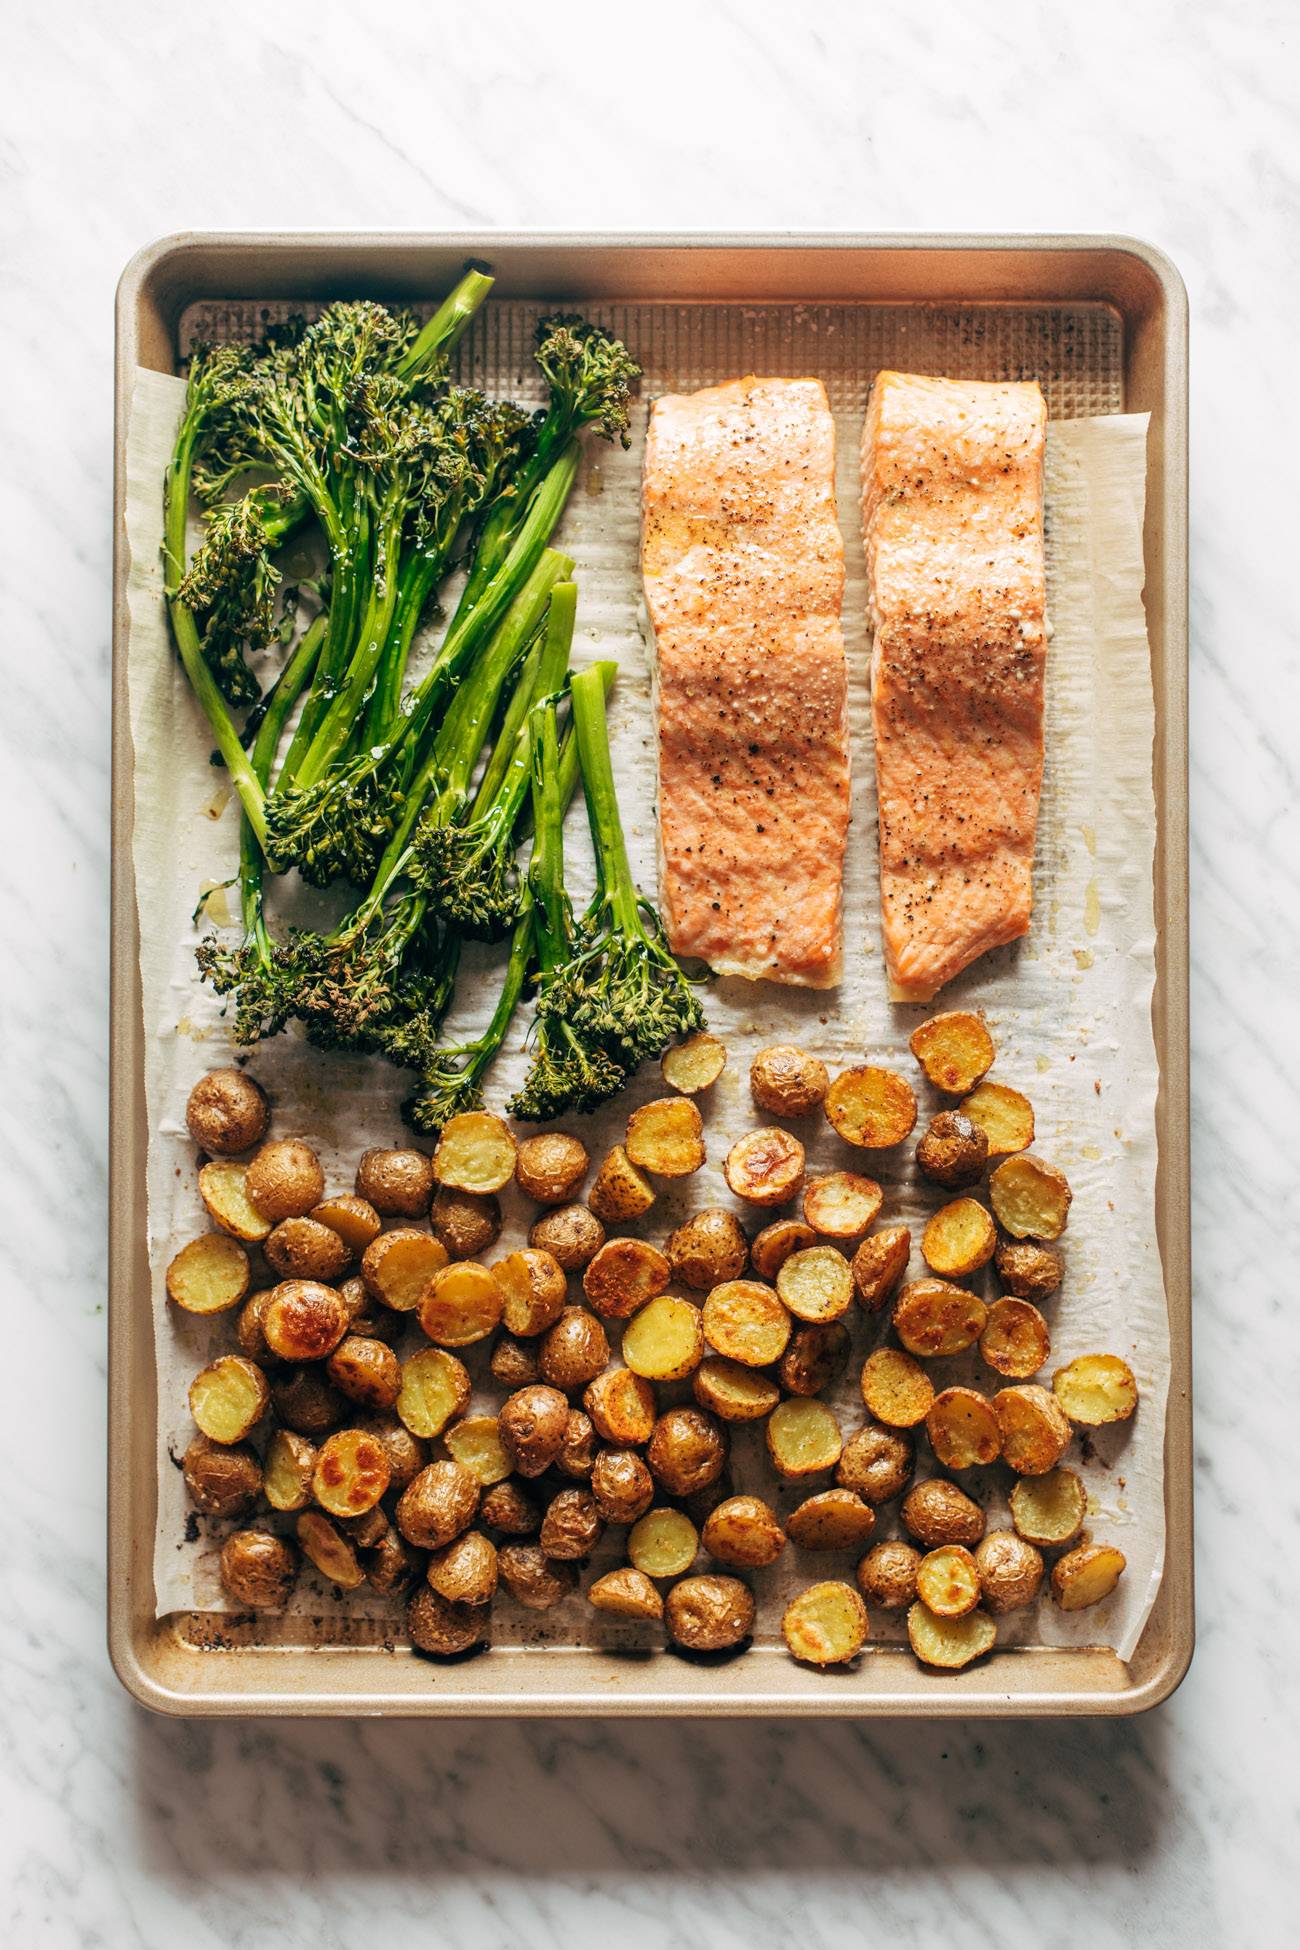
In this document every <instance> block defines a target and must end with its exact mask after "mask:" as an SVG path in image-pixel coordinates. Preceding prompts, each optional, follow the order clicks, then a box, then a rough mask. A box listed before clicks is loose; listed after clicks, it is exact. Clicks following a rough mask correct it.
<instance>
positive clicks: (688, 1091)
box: [659, 1029, 727, 1097]
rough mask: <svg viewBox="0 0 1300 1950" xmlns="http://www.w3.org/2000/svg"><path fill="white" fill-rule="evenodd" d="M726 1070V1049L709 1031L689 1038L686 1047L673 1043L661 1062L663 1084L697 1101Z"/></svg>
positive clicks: (661, 1058) (700, 1031)
mask: <svg viewBox="0 0 1300 1950" xmlns="http://www.w3.org/2000/svg"><path fill="white" fill-rule="evenodd" d="M726 1067H727V1045H726V1044H725V1043H723V1042H720V1041H719V1040H718V1038H717V1037H716V1036H710V1035H709V1033H708V1031H707V1030H706V1029H701V1030H699V1031H697V1033H696V1034H695V1035H694V1036H688V1037H687V1038H686V1041H685V1042H684V1043H673V1044H672V1045H671V1046H670V1047H669V1048H668V1049H666V1050H665V1051H664V1053H663V1055H662V1056H661V1057H660V1059H659V1068H660V1070H661V1071H662V1073H663V1080H664V1082H665V1083H666V1084H667V1085H668V1087H669V1089H670V1090H680V1091H681V1093H682V1095H683V1096H684V1097H698V1096H699V1095H700V1092H701V1091H703V1090H708V1089H710V1088H711V1087H712V1086H713V1085H714V1084H715V1083H716V1082H717V1081H718V1078H719V1077H720V1076H721V1075H722V1072H723V1071H724V1070H725V1069H726Z"/></svg>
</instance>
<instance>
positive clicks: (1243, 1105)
mask: <svg viewBox="0 0 1300 1950" xmlns="http://www.w3.org/2000/svg"><path fill="white" fill-rule="evenodd" d="M643 20H644V21H647V22H648V23H649V25H648V27H646V26H643V25H642V24H641V23H642V21H643ZM4 21H5V30H6V31H5V46H6V58H5V67H6V86H5V89H4V112H3V118H2V120H0V171H2V172H3V184H4V190H3V198H2V199H0V225H2V226H3V230H2V235H3V249H2V261H3V265H4V278H3V292H4V300H5V302H4V304H3V306H2V307H0V346H2V348H3V358H4V366H5V370H6V372H7V374H8V384H7V387H6V405H7V411H6V413H5V416H4V424H5V442H4V463H5V464H4V466H3V470H2V472H0V537H2V538H3V540H2V542H0V614H2V615H3V618H4V632H3V656H4V662H5V676H6V687H5V693H4V697H5V709H4V711H3V713H0V741H2V745H3V753H4V758H3V764H2V765H0V793H2V794H3V805H4V809H5V822H4V832H5V835H6V839H7V841H8V844H7V845H6V847H5V850H4V853H3V856H2V857H0V888H2V889H3V914H4V921H5V953H4V956H3V960H2V962H0V1028H2V1031H3V1036H4V1048H5V1058H6V1061H5V1065H4V1073H5V1084H6V1087H5V1090H4V1092H3V1095H2V1096H0V1215H2V1222H0V1239H2V1240H3V1241H4V1262H3V1263H4V1268H5V1275H6V1277H5V1281H4V1289H5V1298H6V1305H7V1318H8V1321H9V1323H10V1336H11V1342H10V1346H11V1349H12V1353H11V1358H10V1361H9V1362H8V1363H7V1364H6V1369H5V1376H6V1379H5V1383H4V1386H3V1415H0V1453H2V1459H3V1477H2V1478H0V1480H2V1481H3V1483H4V1492H5V1493H4V1495H3V1497H0V1508H2V1511H3V1514H2V1515H0V1526H3V1536H4V1543H5V1551H4V1557H3V1577H2V1578H0V1715H2V1717H0V1932H2V1933H3V1937H4V1940H5V1941H6V1942H8V1943H12V1944H14V1945H15V1946H18V1947H19V1950H28V1946H37V1947H38V1950H45V1947H46V1946H62V1945H75V1946H79V1947H80V1946H99V1945H106V1946H113V1950H118V1946H134V1945H143V1946H149V1950H153V1946H170V1945H172V1944H175V1943H184V1944H186V1945H191V1946H194V1950H209V1946H211V1947H212V1950H217V1946H223V1947H225V1946H235V1947H237V1950H260V1946H262V1945H270V1944H272V1943H275V1944H282V1945H283V1944H290V1945H298V1944H303V1945H307V1944H311V1945H322V1946H331V1947H332V1946H344V1945H349V1946H350V1945H352V1944H355V1943H357V1942H359V1941H362V1940H363V1937H371V1938H374V1939H376V1940H381V1941H383V1942H384V1943H385V1944H386V1945H391V1946H392V1950H402V1946H405V1945H407V1944H412V1945H413V1944H416V1943H419V1944H422V1945H423V1944H428V1943H434V1942H452V1941H464V1942H472V1943H474V1944H475V1945H481V1946H483V1950H497V1946H515V1945H529V1946H531V1945H535V1944H550V1943H559V1942H561V1941H563V1942H565V1943H566V1944H567V1945H572V1946H574V1950H581V1947H582V1946H586V1945H588V1944H591V1945H595V1944H605V1943H607V1942H615V1943H619V1944H621V1945H625V1946H628V1947H629V1950H640V1946H642V1945H678V1944H681V1945H686V1944H690V1945H695V1944H701V1943H707V1944H709V1945H710V1946H714V1945H717V1946H730V1945H733V1944H734V1945H737V1946H739V1945H746V1946H751V1945H752V1946H759V1947H760V1950H761V1947H763V1946H773V1950H775V1946H780V1945H785V1944H790V1943H800V1944H804V1945H808V1946H817V1947H818V1950H820V1947H821V1946H827V1945H838V1944H842V1943H843V1944H846V1943H858V1942H870V1941H875V1940H881V1939H884V1938H885V1936H886V1935H888V1937H889V1939H890V1940H892V1941H895V1942H898V1943H901V1944H905V1945H913V1944H915V1945H918V1946H927V1945H929V1944H931V1943H934V1942H936V1941H939V1940H940V1939H942V1940H944V1941H946V1942H949V1943H952V1944H955V1945H958V1946H964V1945H966V1944H977V1943H985V1942H989V1941H993V1940H999V1941H1002V1942H1014V1943H1022V1942H1029V1941H1034V1942H1036V1943H1041V1944H1043V1945H1044V1946H1072V1945H1074V1944H1079V1943H1083V1942H1087V1943H1088V1944H1089V1945H1091V1946H1098V1950H1108V1946H1111V1945H1119V1944H1125V1943H1130V1942H1132V1941H1134V1940H1136V1939H1139V1938H1140V1939H1141V1940H1143V1941H1144V1942H1145V1943H1147V1944H1149V1945H1151V1946H1152V1947H1153V1950H1157V1946H1164V1945H1175V1944H1177V1945H1191V1946H1200V1945H1218V1944H1229V1943H1231V1944H1233V1945H1234V1946H1256V1945H1258V1946H1264V1947H1265V1950H1271V1947H1272V1946H1273V1945H1279V1944H1281V1943H1283V1942H1284V1941H1287V1940H1289V1930H1290V1928H1291V1927H1293V1924H1292V1926H1288V1925H1287V1924H1286V1921H1285V1919H1286V1916H1287V1915H1288V1914H1291V1915H1292V1917H1293V1919H1294V1904H1293V1899H1292V1889H1291V1869H1290V1858H1291V1857H1292V1856H1293V1855H1294V1851H1295V1846H1296V1836H1297V1812H1298V1801H1300V1792H1298V1782H1297V1750H1298V1742H1297V1717H1298V1715H1297V1707H1298V1705H1300V1689H1298V1688H1297V1684H1296V1680H1295V1676H1294V1659H1295V1636H1296V1635H1295V1625H1294V1620H1295V1617H1296V1614H1297V1610H1298V1609H1300V1568H1298V1566H1300V1556H1298V1555H1297V1552H1296V1548H1295V1544H1296V1526H1297V1520H1298V1501H1297V1496H1296V1493H1295V1488H1294V1476H1293V1474H1292V1473H1291V1471H1290V1466H1289V1465H1290V1458H1291V1456H1292V1455H1293V1454H1294V1446H1295V1444H1294V1426H1295V1407H1294V1388H1295V1374H1296V1358H1295V1357H1296V1347H1297V1329H1296V1325H1295V1303H1294V1299H1293V1293H1292V1288H1293V1283H1294V1268H1295V1265H1296V1264H1297V1261H1298V1260H1300V1192H1298V1189H1297V1183H1296V1167H1295V1154H1294V1151H1293V1149H1292V1146H1291V1144H1290V1143H1289V1142H1288V1137H1287V1133H1288V1130H1289V1128H1290V1127H1291V1126H1292V1125H1293V1124H1294V1123H1295V1120H1296V1115H1297V1110H1298V1109H1300V1071H1298V1070H1297V1065H1296V1050H1297V1047H1300V1038H1298V1036H1297V1030H1298V1029H1300V1023H1298V1022H1297V1007H1296V1001H1295V996H1296V987H1297V984H1296V976H1295V969H1296V966H1297V963H1298V961H1300V955H1298V953H1297V950H1298V949H1300V918H1298V912H1297V894H1298V892H1300V888H1298V884H1297V883H1298V880H1300V875H1298V874H1297V863H1298V861H1300V821H1298V818H1297V812H1296V798H1295V795H1296V788H1297V762H1296V759H1295V757H1294V749H1293V748H1294V739H1295V724H1296V721H1297V709H1298V707H1300V667H1298V659H1297V653H1296V648H1295V635H1294V627H1295V619H1294V614H1293V610H1294V601H1293V598H1291V599H1288V594H1287V592H1288V591H1289V590H1293V589H1294V562H1295V557H1296V549H1297V540H1296V536H1297V518H1298V516H1300V506H1298V505H1297V497H1296V494H1295V488H1294V455H1295V453H1296V451H1297V449H1298V448H1300V412H1298V411H1297V406H1296V393H1295V390H1294V361H1295V354H1294V342H1295V320H1296V318H1297V316H1298V315H1300V274H1298V272H1297V268H1296V262H1297V252H1296V235H1297V219H1298V218H1300V122H1298V120H1297V111H1296V102H1297V99H1298V93H1297V83H1298V82H1300V62H1298V60H1297V23H1296V18H1295V11H1294V7H1293V6H1291V5H1288V4H1285V0H1235V4H1227V3H1226V0H1201V3H1200V4H1198V5H1192V4H1176V3H1175V0H1146V3H1145V4H1141V5H1135V4H1133V0H1124V4H1116V3H1115V0H1089V4H1088V5H1086V6H1082V7H1077V8H1063V7H1048V6H1043V5H1042V4H1041V0H999V4H997V5H992V4H987V0H968V4H965V5H963V6H960V7H958V6H955V5H945V4H943V0H939V4H937V5H933V6H930V7H921V6H917V5H915V4H913V0H877V3H876V4H867V5H864V4H862V3H861V0H838V3H836V4H832V3H831V0H820V4H819V3H818V0H807V4H805V5H803V6H801V7H798V8H793V7H791V6H790V5H789V4H788V0H778V3H777V4H770V3H769V0H745V4H741V0H730V4H718V3H717V0H713V3H712V4H707V3H706V0H694V4H684V3H683V0H660V4H658V5H657V6H656V7H654V8H653V9H647V10H645V12H644V15H642V14H641V13H640V12H639V11H637V12H634V11H633V10H631V9H626V8H620V7H619V6H617V4H615V3H614V0H606V4H605V5H603V6H587V7H582V6H572V5H566V4H564V0H551V4H550V5H549V6H547V7H545V8H536V9H526V8H523V7H522V6H506V5H503V4H495V3H494V0H480V4H479V5H477V6H457V7H454V8H453V7H449V6H437V5H428V4H419V5H417V4H411V0H392V4H390V5H389V6H388V7H387V8H384V9H375V8H358V9H353V8H345V7H343V6H341V5H329V4H328V0H326V4H321V0H315V4H313V5H310V6H305V5H300V4H296V3H295V0H282V4H280V5H278V6H275V7H269V6H267V5H265V4H264V0H263V4H248V3H247V0H225V4H224V5H222V6H221V7H218V8H205V9H202V10H200V9H197V8H194V7H190V6H185V5H180V6H173V7H170V8H167V9H163V8H161V7H159V6H156V5H149V4H147V3H146V0H117V4H116V5H114V6H113V7H111V8H110V7H102V6H100V5H97V4H91V3H90V0H65V4H63V5H50V4H45V5H36V4H33V0H9V4H8V5H7V7H6V8H5V10H4ZM258 222H264V223H267V224H275V225H278V226H291V225H295V224H301V225H348V226H356V227H360V226H369V225H376V226H378V225H386V226H403V225H406V226H411V227H421V228H433V227H437V226H439V225H459V224H465V225H471V226H476V227H477V226H481V227H482V228H483V230H484V231H485V232H486V231H487V230H488V229H490V227H492V226H494V225H499V226H519V225H539V226H544V225H550V226H573V227H582V226H602V225H604V226H609V227H622V226H629V227H634V226H642V227H647V228H650V227H654V228H672V227H674V226H709V225H716V226H734V227H752V228H760V227H775V226H787V225H788V226H793V227H812V228H835V227H845V228H876V227H885V228H887V227H899V228H907V227H912V228H927V229H939V228H951V229H962V228H968V229H997V228H1024V229H1032V228H1043V229H1053V230H1055V229H1097V230H1103V229H1120V230H1128V231H1132V232H1135V233H1137V234H1139V235H1143V236H1147V237H1149V238H1152V239H1153V240H1155V241H1156V242H1158V243H1160V244H1161V245H1163V246H1164V247H1165V248H1166V249H1167V250H1168V251H1169V252H1170V253H1171V254H1172V256H1173V257H1174V259H1175V260H1176V261H1177V262H1178V263H1179V265H1180V266H1181V268H1182V270H1183V272H1184V274H1185V276H1186V278H1187V281H1188V284H1189V287H1190V291H1191V299H1192V309H1193V320H1194V365H1193V416H1194V417H1193V468H1194V483H1193V547H1194V588H1193V620H1194V644H1193V666H1194V668H1193V787H1192V790H1193V819H1194V853H1193V876H1194V900H1195V907H1194V922H1193V928H1194V956H1195V992H1194V1007H1195V1023H1194V1035H1195V1065H1196V1072H1195V1082H1196V1113H1195V1136H1194V1152H1195V1155H1194V1169H1195V1182H1196V1195H1197V1225H1196V1249H1197V1256H1198V1262H1197V1300H1198V1336H1199V1338H1198V1388H1197V1401H1198V1413H1199V1425H1198V1442H1197V1454H1198V1476H1197V1490H1198V1499H1199V1502H1198V1521H1199V1559H1200V1594H1199V1599H1200V1647H1199V1651H1198V1653H1197V1657H1196V1661H1195V1663H1194V1665H1193V1667H1192V1671H1191V1675H1190V1677H1189V1678H1188V1680H1187V1682H1186V1683H1185V1685H1184V1686H1183V1688H1182V1690H1181V1691H1180V1693H1179V1694H1178V1695H1177V1697H1176V1698H1175V1699H1174V1700H1173V1701H1172V1703H1171V1704H1170V1705H1169V1706H1167V1707H1166V1708H1164V1709H1163V1710H1161V1711H1159V1712H1157V1713H1156V1714H1154V1715H1152V1716H1150V1717H1148V1718H1147V1719H1145V1720H1143V1721H1140V1722H1137V1723H1132V1724H1109V1725H1107V1724H1102V1725H1097V1726H1087V1725H1063V1726H1006V1727H988V1726H971V1727H967V1728H962V1727H959V1726H954V1727H948V1728H927V1727H903V1726H895V1727H882V1728H874V1729H873V1728H856V1729H855V1728H850V1727H821V1728H811V1727H794V1726H789V1725H783V1726H739V1727H727V1726H725V1725H718V1726H681V1727H679V1726H671V1725H663V1726H624V1727H618V1726H600V1725H590V1726H577V1727H564V1726H560V1725H538V1726H531V1727H530V1726H522V1727H509V1726H486V1727H481V1728H464V1729H459V1730H457V1729H439V1728H437V1727H432V1728H430V1727H401V1726H367V1725H357V1726H351V1727H349V1726H323V1725H322V1726H314V1727H280V1728H275V1729H272V1728H270V1727H267V1726H253V1725H249V1726H242V1727H241V1726H225V1727H213V1726H190V1727H186V1726H181V1725H172V1724H166V1723H162V1722H158V1721H152V1720H150V1719H148V1718H146V1717H145V1716H144V1715H143V1714H141V1713H140V1712H139V1711H137V1710H136V1709H135V1708H134V1707H132V1706H131V1705H130V1704H129V1703H128V1702H127V1700H126V1698H125V1697H124V1696H123V1695H122V1694H121V1692H120V1691H119V1690H118V1688H117V1685H116V1682H115V1681H114V1680H113V1678H112V1677H111V1675H110V1673H109V1670H108V1667H107V1662H106V1659H105V1657H104V1652H103V1548H102V1531H103V1482H102V1474H103V1470H102V1454H103V1436H104V1428H103V1375H104V1352H103V1329H104V1318H103V1285H104V1272H103V1267H104V1257H103V1229H104V1200H105V1139H104V1090H105V1073H106V1050H105V1035H104V1024H105V1011H104V1005H105V994H106V962H107V945H106V893H107V870H108V862H107V845H106V831H107V819H106V808H107V799H108V770H107V751H108V726H107V683H108V656H109V651H108V575H109V545H110V535H109V467H110V422H109V416H110V390H111V301H112V291H113V285H114V281H115V279H116V277H117V274H118V272H119V271H120V269H121V267H122V265H123V263H124V262H125V260H126V258H127V257H128V255H129V254H130V253H131V252H132V251H133V250H134V249H135V247H136V246H137V245H138V244H139V243H141V242H142V241H144V240H145V239H147V238H150V237H153V236H156V235H158V234H160V233H162V232H166V231H171V230H175V229H181V228H187V227H191V226H192V227H205V226H217V227H219V226H239V225H244V224H255V223H258ZM29 1373H30V1376H31V1380H30V1381H29V1380H28V1374H29Z"/></svg>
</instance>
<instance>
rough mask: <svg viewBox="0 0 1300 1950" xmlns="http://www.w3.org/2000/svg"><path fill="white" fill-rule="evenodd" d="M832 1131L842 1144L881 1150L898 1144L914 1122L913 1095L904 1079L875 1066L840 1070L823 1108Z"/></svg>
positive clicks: (865, 1065)
mask: <svg viewBox="0 0 1300 1950" xmlns="http://www.w3.org/2000/svg"><path fill="white" fill-rule="evenodd" d="M823 1108H824V1110H825V1112H826V1116H827V1119H828V1120H829V1122H830V1125H831V1128H832V1130H834V1131H835V1132H836V1133H837V1134H838V1135H839V1136H840V1137H842V1138H843V1139H844V1141H845V1143H846V1144H856V1145H857V1146H858V1148H859V1149H860V1150H864V1151H885V1150H887V1149H888V1148H889V1146H890V1145H893V1144H901V1143H902V1142H903V1139H904V1138H905V1137H906V1136H907V1134H908V1132H909V1131H910V1130H911V1129H912V1126H913V1125H914V1124H915V1122H916V1092H915V1091H914V1090H913V1089H912V1086H911V1084H910V1083H909V1082H908V1081H907V1079H906V1077H900V1076H899V1075H898V1073H897V1071H895V1070H882V1069H880V1068H878V1067H877V1066H876V1065H875V1064H870V1063H868V1064H864V1065H862V1066H861V1067H860V1068H858V1069H853V1070H842V1071H841V1072H840V1074H839V1076H837V1077H836V1078H835V1081H834V1082H833V1083H832V1084H831V1087H830V1089H829V1090H828V1091H827V1092H826V1102H825V1104H824V1106H823Z"/></svg>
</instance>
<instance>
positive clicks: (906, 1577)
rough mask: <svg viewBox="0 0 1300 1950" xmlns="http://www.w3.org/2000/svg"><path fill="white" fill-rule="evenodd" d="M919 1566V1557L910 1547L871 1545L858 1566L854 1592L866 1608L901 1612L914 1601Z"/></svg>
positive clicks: (896, 1543) (906, 1545)
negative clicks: (860, 1597)
mask: <svg viewBox="0 0 1300 1950" xmlns="http://www.w3.org/2000/svg"><path fill="white" fill-rule="evenodd" d="M920 1563H921V1553H920V1551H918V1550H915V1549H913V1547H912V1545H911V1544H904V1543H902V1542H896V1541H889V1542H886V1543H883V1544H873V1545H872V1547H871V1549H870V1550H869V1551H868V1552H867V1554H866V1556H865V1557H864V1558H863V1559H862V1561H861V1563H860V1564H859V1565H858V1571H857V1578H858V1590H859V1591H860V1592H861V1593H862V1595H863V1597H864V1598H865V1599H866V1601H867V1603H868V1604H869V1605H879V1606H880V1607H881V1609H882V1611H905V1610H906V1608H907V1607H908V1605H910V1604H912V1603H913V1602H914V1601H915V1598H916V1573H917V1571H918V1569H919V1568H920Z"/></svg>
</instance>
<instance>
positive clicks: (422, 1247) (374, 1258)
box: [361, 1226, 447, 1314]
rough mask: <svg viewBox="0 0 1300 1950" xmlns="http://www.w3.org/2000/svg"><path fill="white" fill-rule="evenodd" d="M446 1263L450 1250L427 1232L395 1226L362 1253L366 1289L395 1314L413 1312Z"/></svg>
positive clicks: (373, 1241) (363, 1277) (373, 1240)
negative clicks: (436, 1274) (432, 1280)
mask: <svg viewBox="0 0 1300 1950" xmlns="http://www.w3.org/2000/svg"><path fill="white" fill-rule="evenodd" d="M446 1264H447V1249H446V1247H445V1246H441V1245H439V1243H438V1241H437V1240H436V1239H432V1238H430V1236H429V1234H428V1233H427V1232H415V1231H413V1230H412V1228H411V1227H410V1226H395V1227H394V1228H393V1230H392V1231H391V1232H381V1233H380V1235H379V1237H378V1239H372V1240H371V1242H370V1244H369V1245H368V1246H367V1247H366V1250H365V1252H364V1253H362V1255H361V1277H362V1279H363V1280H364V1282H365V1287H366V1292H367V1293H368V1294H369V1295H370V1297H371V1299H372V1300H378V1301H379V1303H380V1305H381V1306H384V1307H391V1308H392V1310H393V1312H394V1313H398V1314H412V1313H414V1312H415V1310H416V1308H417V1307H418V1306H419V1304H420V1302H421V1300H423V1298H424V1294H425V1289H426V1287H427V1286H428V1284H429V1282H430V1280H431V1279H432V1278H433V1276H434V1274H435V1273H439V1272H441V1271H442V1268H443V1267H444V1266H445V1265H446Z"/></svg>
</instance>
